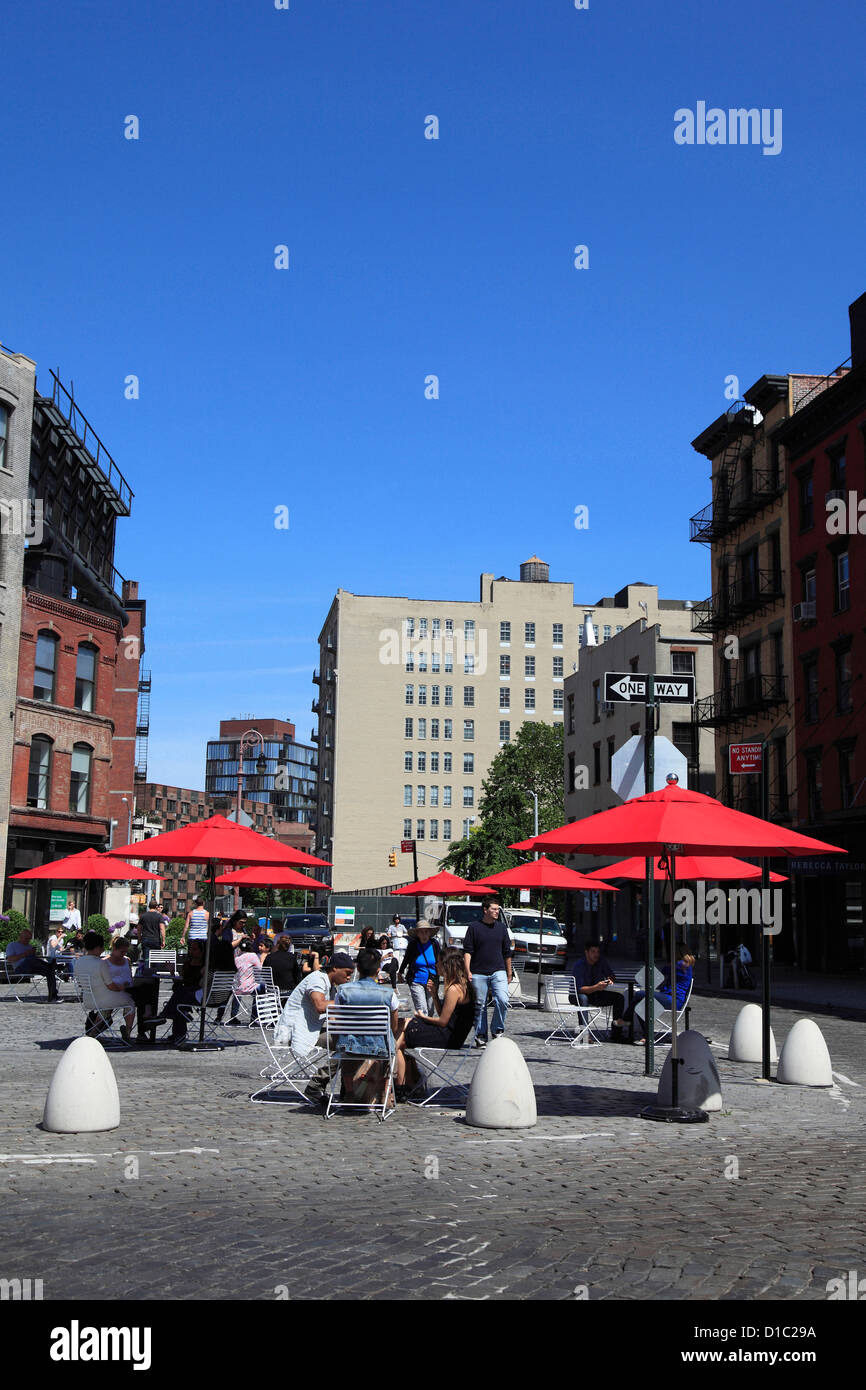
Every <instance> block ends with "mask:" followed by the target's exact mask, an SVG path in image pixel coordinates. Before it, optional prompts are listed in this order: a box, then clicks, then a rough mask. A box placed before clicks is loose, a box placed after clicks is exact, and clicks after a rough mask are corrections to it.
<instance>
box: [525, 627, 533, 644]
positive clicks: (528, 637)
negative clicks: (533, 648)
mask: <svg viewBox="0 0 866 1390" xmlns="http://www.w3.org/2000/svg"><path fill="white" fill-rule="evenodd" d="M523 640H524V642H526V643H527V644H530V643H532V644H534V643H535V623H524V624H523Z"/></svg>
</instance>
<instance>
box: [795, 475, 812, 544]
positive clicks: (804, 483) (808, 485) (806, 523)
mask: <svg viewBox="0 0 866 1390" xmlns="http://www.w3.org/2000/svg"><path fill="white" fill-rule="evenodd" d="M798 485H799V497H800V530H801V531H809V530H811V528H812V527H813V526H814V524H815V495H814V479H813V476H812V469H811V468H810V469H808V471H807V472H804V473H801V474H800V476H799V479H798Z"/></svg>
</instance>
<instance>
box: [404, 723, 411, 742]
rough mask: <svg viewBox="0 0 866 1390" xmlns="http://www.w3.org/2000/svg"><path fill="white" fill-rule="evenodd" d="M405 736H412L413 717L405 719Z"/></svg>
mask: <svg viewBox="0 0 866 1390" xmlns="http://www.w3.org/2000/svg"><path fill="white" fill-rule="evenodd" d="M403 737H404V738H411V737H412V720H411V719H407V720H405V721H404V724H403Z"/></svg>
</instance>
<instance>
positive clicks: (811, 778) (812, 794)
mask: <svg viewBox="0 0 866 1390" xmlns="http://www.w3.org/2000/svg"><path fill="white" fill-rule="evenodd" d="M821 793H822V783H821V755H820V753H807V754H806V803H807V806H808V815H809V820H810V821H813V822H814V821H817V820H818V819H819V818H820V816H821V811H822V808H823V800H822V795H821Z"/></svg>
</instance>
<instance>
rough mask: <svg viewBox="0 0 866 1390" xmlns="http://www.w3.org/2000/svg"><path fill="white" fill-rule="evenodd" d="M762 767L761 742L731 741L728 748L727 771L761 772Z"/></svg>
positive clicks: (762, 751)
mask: <svg viewBox="0 0 866 1390" xmlns="http://www.w3.org/2000/svg"><path fill="white" fill-rule="evenodd" d="M763 768H764V745H763V743H732V744H731V745H730V747H729V748H728V771H729V772H732V773H734V772H762V771H763Z"/></svg>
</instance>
